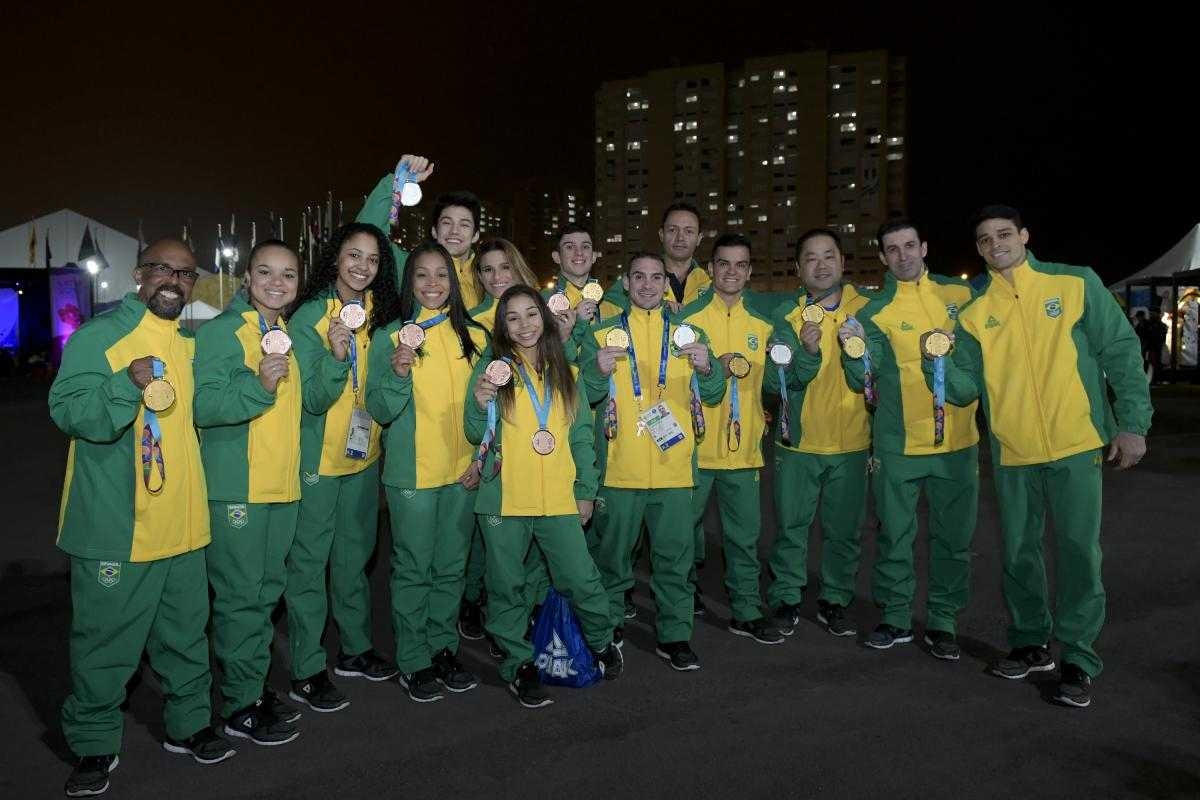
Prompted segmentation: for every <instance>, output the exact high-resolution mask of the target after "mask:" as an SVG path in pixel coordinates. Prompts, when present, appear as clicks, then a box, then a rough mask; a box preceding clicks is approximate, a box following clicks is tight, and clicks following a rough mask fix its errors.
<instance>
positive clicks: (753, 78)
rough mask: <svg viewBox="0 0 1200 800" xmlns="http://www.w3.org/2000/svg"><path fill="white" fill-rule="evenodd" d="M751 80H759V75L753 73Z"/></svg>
mask: <svg viewBox="0 0 1200 800" xmlns="http://www.w3.org/2000/svg"><path fill="white" fill-rule="evenodd" d="M750 80H751V81H757V80H758V76H757V75H751V76H750Z"/></svg>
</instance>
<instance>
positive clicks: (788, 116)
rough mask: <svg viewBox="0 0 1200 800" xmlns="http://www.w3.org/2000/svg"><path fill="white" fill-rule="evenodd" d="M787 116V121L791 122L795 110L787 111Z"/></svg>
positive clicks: (793, 118)
mask: <svg viewBox="0 0 1200 800" xmlns="http://www.w3.org/2000/svg"><path fill="white" fill-rule="evenodd" d="M787 118H788V122H793V121H794V120H795V119H796V112H795V111H789V112H788V113H787Z"/></svg>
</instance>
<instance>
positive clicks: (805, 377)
mask: <svg viewBox="0 0 1200 800" xmlns="http://www.w3.org/2000/svg"><path fill="white" fill-rule="evenodd" d="M807 303H808V296H807V294H806V293H805V292H803V291H801V292H800V294H799V296H797V297H796V298H795V299H792V300H789V301H787V302H785V303H782V304H780V305H779V307H778V308H777V309H776V311H775V314H774V326H773V331H772V334H771V339H772V340H773V341H778V342H782V343H784V344H786V345H787V346H788V347H790V348H791V349H792V363H791V364H789V365H788V366H786V367H784V370H783V372H784V378H785V380H787V390H788V391H787V399H788V417H789V427H790V430H791V444H784V443H783V441H782V440H781V439H780V437H779V431H778V426H776V436H775V446H776V447H778V448H783V449H786V450H791V451H793V452H797V453H815V454H819V455H835V454H840V453H857V452H859V451H860V450H866V449H867V448H868V447H870V445H871V421H870V413H869V412H868V410H867V405H866V401H865V400H864V399H863V396H862V394H861V393H856V392H855V391H854V390H853V389H852V388H851V387H850V385H849V383H848V382H847V380H846V376H845V375H844V374H843V372H842V364H841V357H840V354H841V345H840V344H839V343H838V328H840V327H841V326H842V323H843V322H845V321H846V319H847V318H849V317H850V316H852V315H857V314H858V313H859V311H860V310H861V309H862V308H863V306H865V305H866V304H867V297H866V296H864V295H863V294H861V293H860V292H859V291H858V290H857V289H855V288H854V287H853V286H851V285H850V284H846V285H844V286H843V287H842V297H841V300H840V301H839V302H838V306H837V308H835V309H829V308H826V309H825V319H824V320H823V321H822V322H821V346H820V349H819V350H818V351H817V354H816V355H811V354H810V353H809V352H808V351H807V350H805V349H804V345H802V344H801V343H800V328H802V327H803V326H804V320H803V318H802V317H801V316H800V315H801V313H802V312H803V310H804V306H805V305H806V304H807ZM822 307H824V303H822ZM763 383H764V388H765V390H766V391H767V392H769V393H771V394H778V393H779V367H777V366H776V365H775V364H774V363H771V362H768V364H767V368H766V375H765V380H764V381H763Z"/></svg>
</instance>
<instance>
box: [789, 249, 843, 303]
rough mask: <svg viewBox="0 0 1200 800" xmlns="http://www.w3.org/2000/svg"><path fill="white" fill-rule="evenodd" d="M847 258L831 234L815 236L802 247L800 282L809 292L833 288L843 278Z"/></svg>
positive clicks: (799, 266)
mask: <svg viewBox="0 0 1200 800" xmlns="http://www.w3.org/2000/svg"><path fill="white" fill-rule="evenodd" d="M845 263H846V259H845V258H844V257H843V256H842V251H841V250H840V249H839V248H838V246H837V242H835V241H834V240H833V239H832V238H831V237H829V236H813V237H812V238H810V239H809V240H808V241H806V242H805V243H804V246H803V247H801V248H800V263H799V264H798V265H797V268H798V269H799V271H800V282H801V283H803V284H804V288H805V289H806V290H807V291H808V293H809V294H816V293H818V292H824V291H825V290H827V289H832V288H833V287H834V286H836V285H837V284H838V283H840V282H841V280H842V268H843V267H844V266H845Z"/></svg>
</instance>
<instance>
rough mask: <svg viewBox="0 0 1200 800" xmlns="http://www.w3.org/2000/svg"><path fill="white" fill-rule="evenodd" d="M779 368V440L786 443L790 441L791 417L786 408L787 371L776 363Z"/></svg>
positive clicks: (788, 443)
mask: <svg viewBox="0 0 1200 800" xmlns="http://www.w3.org/2000/svg"><path fill="white" fill-rule="evenodd" d="M775 367H776V369H778V370H779V440H780V441H781V442H783V443H784V444H786V445H790V444H791V443H792V418H791V416H792V415H791V411H789V410H788V394H787V371H786V370H785V369H784V367H783V365H782V364H776V365H775Z"/></svg>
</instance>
